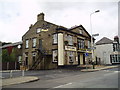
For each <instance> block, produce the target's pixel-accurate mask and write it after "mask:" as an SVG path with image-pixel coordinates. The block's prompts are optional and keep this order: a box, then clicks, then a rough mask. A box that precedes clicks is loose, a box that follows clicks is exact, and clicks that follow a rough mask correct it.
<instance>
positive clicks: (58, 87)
mask: <svg viewBox="0 0 120 90" xmlns="http://www.w3.org/2000/svg"><path fill="white" fill-rule="evenodd" d="M71 84H72V83H67V84H64V85H60V86H56V87H53V88H60V87H63V86H66V85H71Z"/></svg>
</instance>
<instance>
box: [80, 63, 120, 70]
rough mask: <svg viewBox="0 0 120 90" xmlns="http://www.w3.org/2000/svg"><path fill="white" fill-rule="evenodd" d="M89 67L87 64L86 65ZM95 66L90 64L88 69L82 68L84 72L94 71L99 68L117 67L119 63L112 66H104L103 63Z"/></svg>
mask: <svg viewBox="0 0 120 90" xmlns="http://www.w3.org/2000/svg"><path fill="white" fill-rule="evenodd" d="M86 67H87V66H86ZM92 67H93V66H92V65H91V66H88V67H87V68H86V69H82V70H81V71H82V72H94V71H99V70H105V69H111V68H117V67H119V66H118V65H110V66H103V65H95V69H93V68H92Z"/></svg>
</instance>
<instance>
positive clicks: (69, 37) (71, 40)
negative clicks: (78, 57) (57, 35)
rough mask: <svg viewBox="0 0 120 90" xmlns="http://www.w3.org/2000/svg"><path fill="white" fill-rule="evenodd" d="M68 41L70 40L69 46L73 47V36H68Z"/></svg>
mask: <svg viewBox="0 0 120 90" xmlns="http://www.w3.org/2000/svg"><path fill="white" fill-rule="evenodd" d="M67 39H68V45H73V37H72V36H71V35H68V36H67Z"/></svg>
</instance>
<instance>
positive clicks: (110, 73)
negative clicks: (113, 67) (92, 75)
mask: <svg viewBox="0 0 120 90" xmlns="http://www.w3.org/2000/svg"><path fill="white" fill-rule="evenodd" d="M118 72H119V71H114V72H113V73H107V74H105V75H104V76H109V75H112V74H116V73H118Z"/></svg>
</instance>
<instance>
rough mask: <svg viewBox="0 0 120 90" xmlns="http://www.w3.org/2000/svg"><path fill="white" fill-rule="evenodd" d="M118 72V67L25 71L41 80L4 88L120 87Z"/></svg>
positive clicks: (26, 73)
mask: <svg viewBox="0 0 120 90" xmlns="http://www.w3.org/2000/svg"><path fill="white" fill-rule="evenodd" d="M18 73H20V72H18ZM118 73H119V71H118V68H113V69H107V70H101V71H96V72H81V71H80V70H62V69H60V70H45V71H43V70H41V71H28V72H25V75H31V76H32V75H33V76H38V77H39V79H40V80H38V81H35V82H29V83H23V84H18V85H10V86H4V87H3V88H46V89H56V88H118V84H119V83H118V80H119V81H120V77H118ZM6 76H7V75H6ZM119 86H120V85H119Z"/></svg>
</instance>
